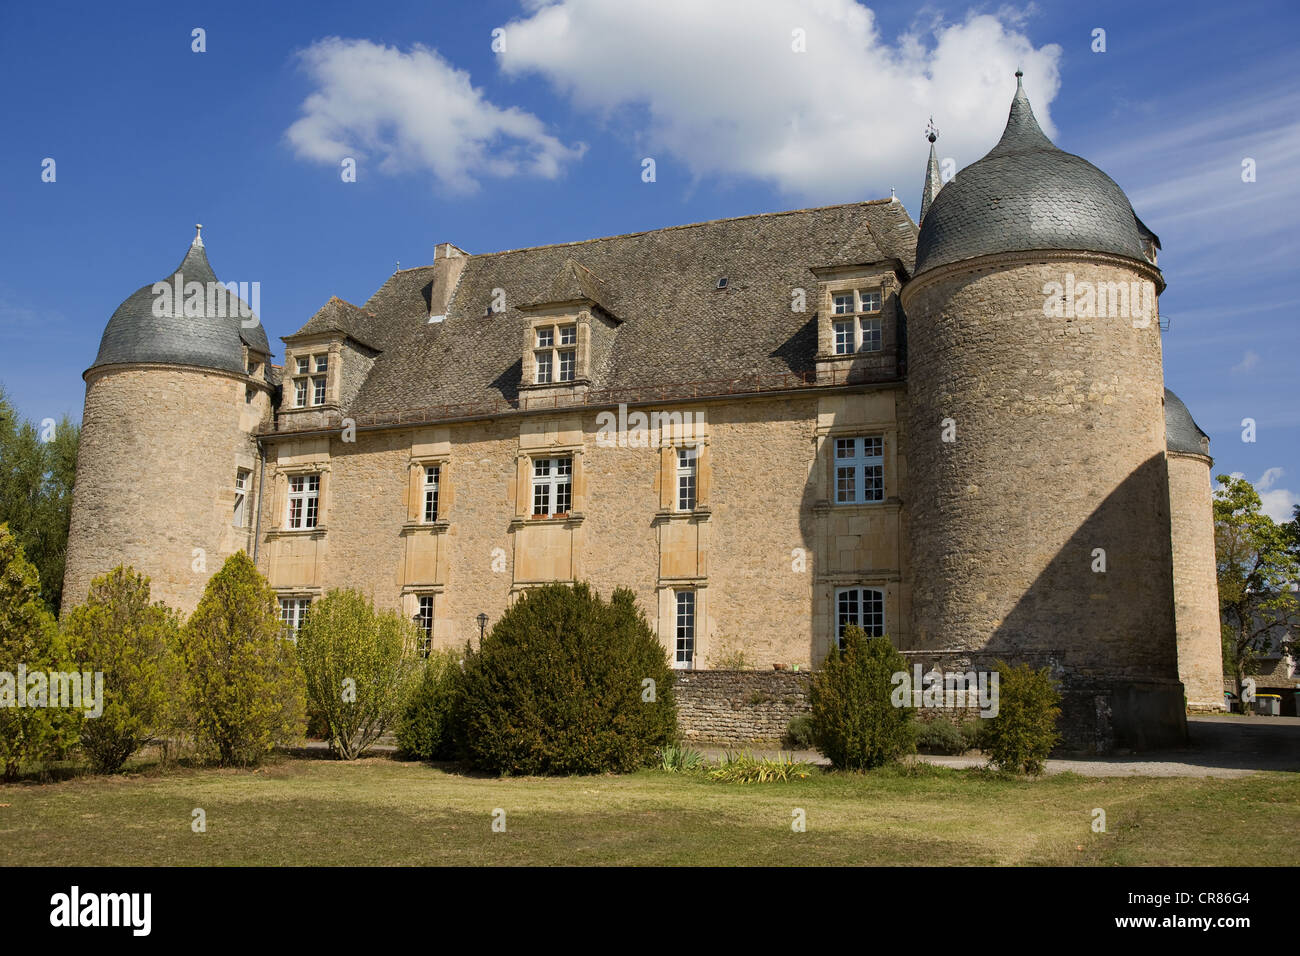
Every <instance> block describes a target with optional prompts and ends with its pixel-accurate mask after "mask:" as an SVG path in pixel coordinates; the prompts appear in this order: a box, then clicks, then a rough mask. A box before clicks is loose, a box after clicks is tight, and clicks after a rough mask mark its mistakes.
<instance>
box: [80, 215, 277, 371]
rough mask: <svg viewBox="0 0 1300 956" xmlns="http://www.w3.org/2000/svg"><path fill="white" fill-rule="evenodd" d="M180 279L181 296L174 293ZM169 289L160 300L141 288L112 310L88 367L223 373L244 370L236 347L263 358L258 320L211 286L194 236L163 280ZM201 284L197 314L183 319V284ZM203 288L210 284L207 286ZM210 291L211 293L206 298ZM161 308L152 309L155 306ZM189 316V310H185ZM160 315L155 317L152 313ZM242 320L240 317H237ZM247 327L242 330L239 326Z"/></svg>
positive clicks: (200, 244)
mask: <svg viewBox="0 0 1300 956" xmlns="http://www.w3.org/2000/svg"><path fill="white" fill-rule="evenodd" d="M178 278H179V279H180V287H181V289H182V295H181V296H180V297H179V298H178V297H177V296H176V295H175V294H174V293H175V289H176V280H177V279H178ZM160 281H162V282H166V283H167V284H168V285H169V286H170V287H171V290H172V295H171V297H170V299H171V300H170V301H167V300H165V299H163V300H161V301H160V296H159V295H157V294H155V292H154V285H155V284H156V283H152V282H151V283H149V284H148V285H144V286H141V287H140V288H139V289H137V290H136V291H135V293H134V294H133V295H132V296H131V297H130V298H128V299H127V300H126V301H125V302H123V303H122V304H121V305H119V306H118V307H117V311H116V312H114V313H113V317H112V318H111V319H109V320H108V327H107V328H106V329H104V336H103V338H102V339H101V340H100V343H99V354H98V355H97V356H96V358H95V364H94V365H92V366H91V368H99V367H100V366H103V365H119V364H126V363H135V362H159V363H164V364H168V365H195V366H198V367H200V368H211V369H218V370H221V371H226V372H236V373H241V374H242V373H243V372H244V371H245V368H244V361H243V350H242V349H241V347H240V346H241V343H242V344H244V345H247V346H248V347H249V348H250V349H252V350H254V351H257V352H262V353H264V354H269V353H270V351H271V349H270V347H269V345H268V344H267V341H266V330H265V329H263V328H262V324H261V321H260V320H258V321H256V322H254V319H255V318H256V317H255V316H251V310H250V309H249V307H248V305H247V304H246V303H244V302H243V300H242V299H240V298H239V297H238V296H236V295H234V294H232V293H230V292H227V291H226V290H225V289H224V288H218V287H216V285H215V284H216V283H217V277H216V275H215V274H214V273H213V271H212V266H210V265H209V264H208V256H207V253H206V252H205V251H204V248H203V239H202V237H201V235H196V236H195V237H194V241H193V242H191V243H190V247H189V249H188V250H187V251H186V253H185V258H184V259H182V260H181V264H180V265H179V266H177V267H176V269H175V270H173V272H172V274H171V275H169V276H168V277H167V278H166V279H162V280H160ZM191 282H198V283H201V284H202V285H203V288H204V292H205V294H204V297H203V299H202V300H201V302H202V307H201V308H199V309H198V311H200V312H201V313H203V314H199V315H186V314H185V312H186V308H185V305H186V296H185V295H184V291H183V290H184V288H185V285H186V284H187V283H191ZM209 283H212V284H213V285H212V286H210V285H209ZM214 288H216V294H215V295H210V294H208V292H209V290H211V289H214ZM160 304H161V305H165V306H167V307H166V308H157V309H156V306H158V305H160ZM191 311H194V308H193V307H192V308H191ZM157 313H161V314H157ZM241 314H242V316H244V317H243V318H241ZM245 322H246V323H250V324H249V325H247V326H245V325H244V324H243V323H245Z"/></svg>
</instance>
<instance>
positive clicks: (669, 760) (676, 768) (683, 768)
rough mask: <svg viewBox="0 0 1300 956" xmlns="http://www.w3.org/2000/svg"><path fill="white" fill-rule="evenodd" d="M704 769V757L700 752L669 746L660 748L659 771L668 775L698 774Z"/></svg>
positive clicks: (678, 745) (675, 745)
mask: <svg viewBox="0 0 1300 956" xmlns="http://www.w3.org/2000/svg"><path fill="white" fill-rule="evenodd" d="M703 768H704V755H703V754H702V753H700V752H699V751H698V750H692V749H691V748H689V747H683V746H681V745H680V744H669V745H668V746H666V747H661V748H659V769H660V770H666V771H667V772H668V773H698V772H699V771H700V770H702V769H703Z"/></svg>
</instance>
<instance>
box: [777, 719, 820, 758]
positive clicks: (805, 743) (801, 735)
mask: <svg viewBox="0 0 1300 956" xmlns="http://www.w3.org/2000/svg"><path fill="white" fill-rule="evenodd" d="M781 743H782V744H783V745H784V746H786V747H789V748H790V749H791V750H812V749H814V748H815V747H816V746H817V736H816V733H815V732H814V728H813V719H812V715H811V714H800V715H799V716H798V717H792V718H791V719H790V723H788V724H786V727H785V737H784V738H783V739H782V741H781Z"/></svg>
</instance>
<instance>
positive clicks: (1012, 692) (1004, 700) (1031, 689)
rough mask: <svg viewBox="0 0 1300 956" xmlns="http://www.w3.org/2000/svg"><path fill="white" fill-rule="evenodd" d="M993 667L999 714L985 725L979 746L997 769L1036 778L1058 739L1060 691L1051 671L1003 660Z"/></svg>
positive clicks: (1059, 738)
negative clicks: (996, 676) (996, 679)
mask: <svg viewBox="0 0 1300 956" xmlns="http://www.w3.org/2000/svg"><path fill="white" fill-rule="evenodd" d="M994 667H995V669H996V670H997V672H998V713H997V716H996V717H993V718H991V719H989V720H988V721H987V722H986V723H987V725H988V726H986V727H985V728H984V730H983V733H982V734H981V739H980V747H981V748H982V749H983V751H984V753H985V754H987V755H988V758H989V763H990V764H992V765H993V766H995V767H997V768H998V769H999V770H1004V771H1007V772H1009V773H1027V774H1032V775H1034V776H1037V775H1038V774H1041V773H1042V772H1043V769H1044V768H1045V767H1046V766H1047V755H1048V754H1050V753H1051V752H1052V748H1053V747H1055V746H1056V745H1057V743H1059V742H1060V740H1061V735H1060V734H1059V733H1058V732H1057V730H1056V722H1057V720H1058V719H1059V718H1060V716H1061V694H1060V691H1059V690H1058V689H1057V686H1056V682H1055V681H1054V680H1053V679H1052V672H1051V669H1050V668H1047V667H1044V668H1042V669H1041V670H1034V669H1033V668H1032V667H1030V666H1029V665H1028V664H1025V663H1023V662H1022V663H1020V664H1017V665H1016V666H1014V667H1012V666H1011V665H1010V664H1008V663H1007V662H1006V661H997V662H995V663H994Z"/></svg>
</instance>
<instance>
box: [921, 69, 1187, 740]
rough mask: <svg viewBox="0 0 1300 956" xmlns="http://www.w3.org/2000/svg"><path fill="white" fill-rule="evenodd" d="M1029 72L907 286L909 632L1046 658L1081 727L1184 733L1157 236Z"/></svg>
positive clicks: (959, 646) (925, 243) (1116, 734)
mask: <svg viewBox="0 0 1300 956" xmlns="http://www.w3.org/2000/svg"><path fill="white" fill-rule="evenodd" d="M1016 76H1017V89H1016V94H1015V98H1014V99H1013V101H1012V104H1011V110H1010V114H1009V116H1008V120H1007V125H1006V129H1005V131H1004V132H1003V134H1002V138H1001V139H1000V140H999V142H998V144H997V145H996V146H995V147H994V148H993V149H992V150H991V151H990V152H989V153H988V154H987V155H986V156H984V157H983V158H982V159H980V160H979V161H977V162H975V163H973V164H972V165H970V166H968V167H966V168H965V169H963V170H962V171H961V172H960V173H959V174H958V175H957V176H956V178H955V179H953V180H952V181H951V182H949V183H948V184H946V185H944V186H943V187H942V188H941V189H940V190H939V191H938V193H937V195H935V196H934V197H933V199H932V201H930V202H929V204H928V209H927V212H926V214H925V215H924V216H923V217H922V222H921V230H920V236H919V238H918V241H917V261H916V269H915V272H914V274H913V278H912V279H911V280H910V281H909V282H908V283H907V285H906V286H905V287H904V288H903V291H902V293H901V299H902V303H903V306H904V309H905V311H906V314H907V333H908V354H909V356H910V360H909V370H908V399H907V401H908V427H909V432H908V434H909V445H908V477H909V492H908V500H907V502H906V505H907V509H908V520H909V528H910V531H909V537H910V547H911V555H912V567H913V575H914V584H913V591H912V615H913V621H912V634H913V643H914V647H915V649H917V650H924V651H931V652H954V653H955V654H957V655H959V656H963V657H965V658H966V659H969V660H971V661H972V662H974V663H975V666H976V667H987V666H989V665H990V664H991V663H992V662H993V661H994V660H996V659H998V658H1002V659H1006V660H1008V661H1011V662H1018V661H1025V662H1029V663H1031V664H1033V665H1035V666H1050V667H1051V668H1052V669H1053V672H1054V673H1055V674H1056V676H1057V677H1058V679H1060V681H1061V683H1062V686H1063V691H1064V701H1063V711H1064V713H1063V715H1062V721H1061V730H1062V732H1063V734H1064V736H1065V745H1066V746H1067V747H1070V748H1079V749H1092V750H1106V749H1110V748H1111V747H1114V746H1117V745H1118V746H1131V747H1150V746H1158V745H1164V744H1168V743H1173V742H1177V741H1180V740H1182V739H1183V738H1184V737H1185V734H1186V722H1185V716H1184V710H1183V696H1182V688H1181V686H1180V685H1179V683H1178V672H1177V662H1176V644H1175V624H1174V598H1173V576H1172V571H1171V560H1172V559H1171V546H1170V520H1169V486H1168V472H1167V468H1166V464H1165V428H1164V401H1163V400H1164V381H1163V372H1162V367H1161V351H1160V328H1159V319H1158V315H1157V311H1156V296H1157V294H1158V292H1159V291H1161V290H1162V289H1163V286H1164V283H1163V280H1162V278H1161V275H1160V272H1159V270H1158V269H1157V268H1156V266H1155V261H1154V258H1155V254H1154V247H1155V246H1156V245H1158V240H1156V238H1155V236H1154V235H1152V234H1151V233H1150V232H1149V231H1148V230H1147V229H1146V228H1145V227H1144V226H1143V225H1142V224H1141V223H1140V222H1139V221H1138V219H1137V217H1136V216H1135V215H1134V213H1133V209H1132V206H1131V205H1130V204H1129V202H1128V199H1127V198H1126V197H1125V195H1124V193H1123V191H1122V190H1121V189H1120V188H1119V186H1117V185H1116V184H1115V183H1114V182H1113V181H1112V180H1111V179H1110V178H1109V177H1108V176H1106V174H1105V173H1103V172H1101V170H1099V169H1097V168H1096V167H1095V166H1093V165H1092V164H1091V163H1088V162H1087V161H1086V160H1083V159H1081V158H1080V157H1078V156H1074V155H1071V154H1069V153H1066V152H1064V151H1062V150H1060V149H1058V148H1057V147H1056V146H1055V145H1054V144H1053V143H1052V142H1051V140H1049V139H1048V138H1047V136H1046V135H1044V133H1043V131H1042V130H1041V129H1040V128H1039V125H1038V122H1037V120H1036V119H1035V118H1034V114H1033V111H1032V109H1031V108H1030V104H1029V100H1028V98H1027V97H1026V95H1025V91H1024V88H1023V86H1022V85H1021V83H1020V82H1019V77H1020V74H1019V73H1017V74H1016Z"/></svg>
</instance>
